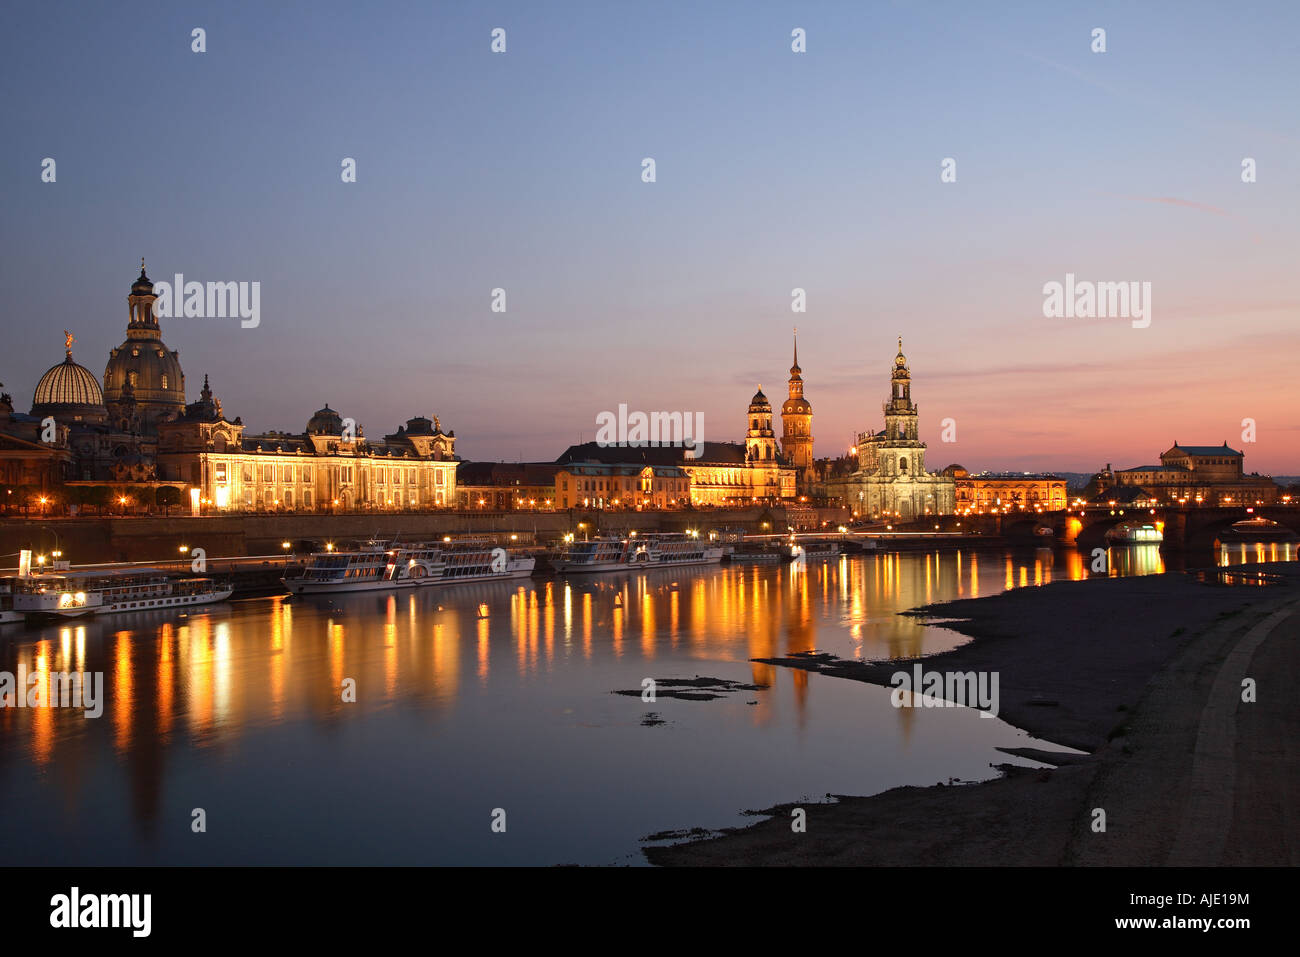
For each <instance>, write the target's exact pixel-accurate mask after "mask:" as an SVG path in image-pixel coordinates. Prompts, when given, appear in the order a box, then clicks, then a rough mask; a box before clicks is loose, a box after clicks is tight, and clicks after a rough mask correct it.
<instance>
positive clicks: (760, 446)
mask: <svg viewBox="0 0 1300 957" xmlns="http://www.w3.org/2000/svg"><path fill="white" fill-rule="evenodd" d="M745 458H746V459H748V460H749V461H750V462H766V463H769V464H772V463H775V462H776V433H775V432H773V431H772V403H771V402H769V401H767V396H765V395H763V387H762V386H761V385H760V386H759V387H758V391H757V392H755V393H754V398H753V399H751V400H750V402H749V431H747V432H746V433H745Z"/></svg>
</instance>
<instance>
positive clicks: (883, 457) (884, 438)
mask: <svg viewBox="0 0 1300 957" xmlns="http://www.w3.org/2000/svg"><path fill="white" fill-rule="evenodd" d="M890 388H891V393H890V397H889V399H888V400H887V401H886V402H885V403H884V405H883V411H884V413H885V428H884V429H883V430H882V431H880V432H862V433H859V435H858V439H857V444H856V446H855V454H856V456H857V469H856V470H855V471H853V472H851V473H849V474H847V475H843V476H837V477H834V478H830V479H827V481H826V484H825V488H826V494H827V497H828V498H833V499H838V500H839V501H841V502H842V503H843V504H844V505H846V506H848V507H849V508H851V509H853V511H854V513H855V514H856V515H859V516H862V517H865V518H880V519H882V520H884V519H887V518H896V519H898V520H899V521H908V520H910V519H914V518H918V517H920V516H924V515H951V514H952V513H953V512H954V511H955V510H956V486H955V484H954V482H953V479H952V476H950V475H936V474H932V473H930V472H927V471H926V470H925V449H926V445H925V443H924V442H922V441H921V440H920V438H919V431H918V419H919V414H920V410H919V408H918V407H917V405H916V404H915V403H914V402H913V401H912V374H911V372H910V371H909V369H908V367H907V357H906V356H904V355H903V340H902V339H901V338H900V339H899V340H898V355H897V356H895V357H894V365H893V370H892V372H891V374H890Z"/></svg>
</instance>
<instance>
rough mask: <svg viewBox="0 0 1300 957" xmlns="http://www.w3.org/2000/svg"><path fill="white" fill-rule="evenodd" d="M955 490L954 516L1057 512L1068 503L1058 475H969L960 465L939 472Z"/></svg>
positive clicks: (1067, 497)
mask: <svg viewBox="0 0 1300 957" xmlns="http://www.w3.org/2000/svg"><path fill="white" fill-rule="evenodd" d="M943 474H944V475H950V476H952V479H953V482H954V484H955V486H956V496H957V497H956V505H957V511H958V512H966V511H973V512H991V511H995V510H998V509H1004V508H1011V509H1026V508H1033V509H1040V508H1041V509H1042V510H1043V511H1058V510H1061V509H1064V508H1065V507H1066V506H1067V504H1068V502H1069V495H1068V493H1067V492H1066V481H1065V479H1063V478H1061V477H1060V476H1059V475H1042V474H1032V473H1029V472H1025V473H1019V472H978V473H975V474H971V473H970V472H967V471H966V469H964V468H962V467H961V466H960V465H950V466H948V467H947V468H946V469H944V470H943Z"/></svg>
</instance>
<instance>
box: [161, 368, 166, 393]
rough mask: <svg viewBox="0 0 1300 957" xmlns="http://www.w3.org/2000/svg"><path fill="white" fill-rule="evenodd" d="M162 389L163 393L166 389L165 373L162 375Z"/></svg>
mask: <svg viewBox="0 0 1300 957" xmlns="http://www.w3.org/2000/svg"><path fill="white" fill-rule="evenodd" d="M162 387H163V389H164V391H165V390H166V389H167V373H166V372H164V373H163V377H162Z"/></svg>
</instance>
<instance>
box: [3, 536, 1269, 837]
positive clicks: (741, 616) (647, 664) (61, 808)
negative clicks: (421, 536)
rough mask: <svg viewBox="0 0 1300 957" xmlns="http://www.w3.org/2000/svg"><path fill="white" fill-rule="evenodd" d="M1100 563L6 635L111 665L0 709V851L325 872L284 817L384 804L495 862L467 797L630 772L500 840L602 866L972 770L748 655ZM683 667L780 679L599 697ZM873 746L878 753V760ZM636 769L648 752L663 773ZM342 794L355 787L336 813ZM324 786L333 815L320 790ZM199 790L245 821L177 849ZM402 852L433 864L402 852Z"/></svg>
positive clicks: (977, 767) (917, 715)
mask: <svg viewBox="0 0 1300 957" xmlns="http://www.w3.org/2000/svg"><path fill="white" fill-rule="evenodd" d="M1250 548H1251V549H1253V550H1251V551H1236V552H1234V553H1233V555H1228V554H1227V553H1226V552H1225V553H1224V555H1225V557H1224V558H1223V559H1222V561H1223V563H1225V564H1227V563H1231V561H1232V560H1233V556H1234V555H1235V556H1238V557H1239V556H1243V555H1250V556H1256V555H1263V556H1264V558H1265V559H1266V560H1271V557H1272V556H1274V555H1276V556H1278V559H1277V560H1294V558H1295V546H1294V545H1287V544H1277V545H1269V546H1260V548H1262V549H1263V551H1259V550H1258V549H1256V548H1255V546H1251V547H1250ZM1107 559H1108V564H1107V566H1106V571H1105V572H1104V574H1107V575H1133V574H1150V573H1155V572H1159V571H1162V570H1163V565H1162V564H1161V561H1160V557H1159V552H1158V550H1156V549H1154V547H1153V546H1128V547H1121V548H1113V549H1111V550H1110V551H1109V553H1108V555H1107ZM1092 560H1093V559H1092V556H1088V555H1084V554H1081V553H1079V552H1076V551H1072V550H1064V551H1060V552H1054V551H1052V550H1051V549H1039V550H1036V551H1035V550H1031V551H1025V552H1006V553H1001V552H988V551H985V552H951V551H950V552H937V551H936V552H917V553H902V554H878V555H869V556H855V557H848V556H841V557H840V558H838V559H837V560H835V561H832V562H828V563H824V564H818V563H813V564H810V565H809V566H808V567H807V568H806V569H805V570H802V571H800V570H797V569H794V568H792V567H784V566H782V567H778V566H735V567H732V566H723V567H714V568H703V569H689V568H686V569H675V570H674V569H665V570H656V571H646V572H640V573H636V574H632V573H627V574H619V575H606V576H592V577H586V578H583V577H575V578H571V579H557V580H544V579H538V580H527V581H523V582H509V583H491V584H481V585H463V586H457V587H455V588H451V589H446V590H442V591H424V592H419V593H401V594H384V593H371V594H368V595H367V594H362V595H355V596H348V597H343V598H335V599H329V598H317V599H295V600H289V599H288V598H283V597H280V598H270V599H258V600H249V601H241V602H232V603H228V604H224V605H219V606H212V607H211V608H210V609H206V610H204V611H202V612H199V613H192V614H189V615H186V614H184V613H177V612H167V611H158V612H142V613H137V614H132V615H119V616H112V617H107V618H104V619H85V620H79V621H78V622H77V623H75V624H63V625H51V626H47V627H44V628H40V629H37V630H23V629H22V628H21V627H19V628H18V629H17V630H14V629H13V628H12V627H11V628H9V629H7V630H6V631H5V632H4V633H3V642H2V643H0V669H3V670H6V671H8V672H10V673H16V672H17V671H18V669H19V666H22V667H23V668H24V669H26V670H27V671H28V672H29V673H34V674H36V675H37V681H38V683H45V684H46V685H48V681H49V676H50V674H51V673H54V672H61V671H89V672H96V671H98V672H103V673H104V676H105V689H106V690H105V693H106V698H107V700H106V702H105V704H104V715H103V717H102V719H99V720H87V719H85V718H84V716H83V714H82V712H80V711H78V710H75V709H63V708H3V709H0V775H3V780H2V781H0V786H3V787H4V788H5V789H6V794H7V796H8V801H7V803H8V805H9V808H10V813H9V814H8V815H6V818H7V820H6V823H5V824H4V825H3V826H0V852H2V853H4V854H5V856H6V858H7V859H30V860H37V859H44V858H42V855H47V856H48V854H49V853H53V855H54V858H55V859H56V860H86V858H84V857H77V856H76V855H77V854H85V853H86V849H87V848H88V847H93V848H94V849H95V850H94V853H93V854H92V856H91V858H90V860H93V861H96V862H151V861H154V862H157V861H172V862H199V863H202V862H214V857H213V855H216V857H215V861H216V862H225V863H233V862H238V861H258V862H268V861H290V862H308V861H314V860H321V861H322V862H326V861H329V860H333V859H332V858H320V857H319V855H320V854H321V853H323V852H322V851H320V850H319V848H318V845H317V843H316V842H319V841H320V840H322V837H321V835H320V834H319V833H318V832H317V830H313V828H312V827H310V826H307V825H301V826H290V825H289V824H286V818H285V816H286V815H288V816H289V819H290V820H291V821H298V820H300V819H301V817H302V815H307V817H309V818H312V817H314V816H316V815H323V817H322V818H321V820H320V821H318V822H317V823H318V825H319V826H320V827H337V826H341V825H340V822H347V821H351V822H352V823H353V824H356V825H357V826H361V825H360V824H359V823H358V821H360V820H365V821H367V822H373V821H374V820H375V819H376V818H379V819H386V818H391V821H390V822H389V823H386V824H384V825H382V826H380V825H374V824H373V823H368V824H366V826H367V827H379V828H380V830H381V831H382V832H383V833H382V834H381V835H380V836H378V837H376V838H375V842H374V843H373V844H371V845H368V846H367V847H366V848H362V849H358V851H357V852H356V853H357V855H358V856H357V857H356V858H355V860H356V861H358V862H361V861H364V862H384V861H397V860H407V859H408V858H409V859H410V860H412V861H416V860H418V861H429V860H436V861H453V860H454V861H478V860H491V861H498V862H499V861H502V860H503V859H501V858H499V857H495V856H491V855H497V854H499V853H502V852H501V850H500V848H501V846H502V845H501V844H500V843H499V844H498V845H480V844H478V843H475V842H476V841H477V840H479V838H478V837H476V836H475V834H474V833H469V834H462V833H460V831H464V830H466V827H465V826H464V825H462V824H460V823H458V821H459V819H458V818H457V816H456V815H457V814H460V813H464V814H465V815H471V816H472V815H473V814H476V813H478V811H479V810H480V807H479V805H480V804H481V803H484V802H487V806H489V807H490V806H492V804H491V802H499V801H501V800H502V798H501V797H500V794H501V793H502V792H503V791H504V792H507V793H510V794H514V795H516V800H518V801H520V802H524V804H525V806H533V807H538V806H546V807H550V806H552V805H553V804H555V802H558V801H560V800H561V797H562V796H565V795H567V797H564V799H565V800H580V795H582V794H587V793H590V792H591V791H592V790H593V789H594V790H596V791H601V790H602V789H609V788H615V789H618V788H622V787H632V785H633V783H634V782H637V781H638V780H640V781H641V784H640V785H639V786H640V787H641V789H642V790H641V791H638V792H634V793H631V794H630V796H627V797H625V799H624V800H623V803H622V804H620V805H619V813H620V814H626V815H630V816H629V821H631V822H632V823H625V822H623V821H622V819H615V818H611V820H610V821H609V822H608V831H609V834H605V832H602V831H600V829H599V828H596V829H595V830H594V831H593V832H592V833H593V834H596V835H597V836H596V837H592V838H590V840H591V841H592V842H595V843H593V844H592V845H591V847H588V848H586V849H585V850H584V853H583V854H569V855H566V854H565V853H564V852H563V851H562V850H561V849H557V848H556V847H551V846H549V845H548V844H547V841H548V840H550V839H551V838H553V837H554V833H552V832H548V833H550V834H551V838H543V837H541V836H536V835H535V836H533V837H532V838H530V839H529V840H527V841H524V840H523V839H521V843H519V844H510V845H509V847H510V848H511V849H512V850H511V851H510V853H511V854H515V855H516V856H514V857H509V858H507V859H508V860H511V861H513V862H531V863H553V862H556V861H562V860H571V859H575V858H581V859H583V860H588V859H592V855H594V858H595V859H598V860H607V859H608V847H610V846H620V847H626V846H629V845H630V843H633V842H634V840H635V837H636V836H638V834H637V833H634V832H635V831H636V830H637V829H638V828H641V827H644V829H643V830H641V832H640V833H648V832H649V831H652V830H655V829H657V828H658V827H663V826H672V825H674V824H681V823H702V822H707V823H717V824H722V823H726V822H725V821H718V820H717V818H718V816H719V814H732V813H734V812H735V811H736V810H739V808H740V807H742V806H762V804H761V802H762V800H763V799H764V795H768V796H769V797H770V801H769V803H775V802H776V801H778V800H788V799H790V798H791V797H792V796H795V795H798V794H803V793H824V792H825V791H827V790H839V791H842V792H845V793H872V792H874V791H878V790H881V789H882V788H884V787H890V786H893V785H895V784H899V783H916V782H917V781H919V782H920V783H933V781H934V780H938V779H942V778H946V777H947V776H949V774H950V773H959V774H960V773H961V771H960V770H958V771H956V772H954V771H953V769H954V768H957V769H967V768H969V769H970V770H968V771H967V772H966V773H969V774H976V773H987V771H986V770H984V769H986V766H987V763H988V760H989V759H990V758H991V754H990V753H989V752H988V749H989V748H990V747H991V746H992V744H993V743H999V744H1012V743H1017V742H1015V741H1012V740H1009V738H1012V737H1014V736H1015V735H1014V733H1013V732H1010V730H1009V729H1007V728H1006V727H1005V726H1004V725H1002V724H1001V722H996V721H979V720H976V721H975V722H973V723H972V722H970V721H965V718H964V716H963V715H958V714H957V711H959V710H960V709H954V710H953V711H947V710H945V709H937V710H935V711H926V712H921V711H909V710H907V709H902V710H895V709H892V708H890V707H888V705H887V703H885V704H884V705H881V704H880V701H881V697H880V695H881V693H879V691H880V690H879V689H867V688H864V687H862V686H858V685H854V684H853V683H849V682H843V681H838V680H836V679H827V678H823V677H820V676H816V675H810V674H809V673H807V672H804V671H800V670H794V669H785V668H780V667H776V666H770V665H764V664H760V663H757V662H754V661H752V659H755V658H773V657H780V656H784V655H788V654H791V653H795V652H803V651H812V650H822V651H829V652H831V653H833V654H837V655H841V656H846V657H858V658H869V659H883V658H897V657H911V656H915V655H919V654H928V653H933V652H936V651H941V650H944V649H946V648H949V647H952V646H953V645H954V644H956V643H958V642H960V641H961V640H963V639H962V638H961V637H960V636H958V635H956V634H955V633H952V632H949V631H946V630H944V629H942V628H935V627H928V626H926V625H924V624H922V623H920V622H919V621H918V620H917V619H915V618H911V617H906V616H900V615H899V614H898V612H900V611H903V610H906V609H909V608H913V607H915V606H917V605H921V604H926V603H930V602H937V601H944V600H948V599H952V598H965V597H979V596H981V595H986V594H990V593H992V592H996V591H1000V590H1002V589H1004V588H1020V587H1032V586H1038V585H1043V584H1046V583H1048V582H1051V581H1054V580H1060V579H1080V578H1084V577H1088V576H1089V575H1090V574H1093V572H1092V571H1091V568H1090V566H1091V563H1092ZM1252 560H1260V559H1258V558H1252ZM695 675H710V676H714V677H726V678H731V679H743V680H748V681H750V682H752V683H754V684H759V685H769V686H771V688H770V689H769V690H768V691H763V692H757V693H748V694H744V695H742V696H741V698H740V699H737V700H723V701H715V702H708V703H703V704H701V703H698V702H673V701H660V702H657V703H656V704H654V705H642V704H641V702H640V701H639V699H635V698H633V699H628V698H623V697H620V696H613V695H610V694H609V692H611V691H613V690H616V689H619V688H637V687H639V685H640V682H641V680H642V678H644V677H657V678H664V677H692V676H695ZM348 683H352V685H353V686H354V687H355V703H352V702H350V701H349V700H347V696H346V695H345V686H346V685H347V684H348ZM883 695H884V696H885V697H886V698H887V692H883ZM648 711H654V712H655V713H657V714H663V715H666V716H667V718H666V720H668V721H669V725H668V727H667V728H665V729H647V728H644V727H641V725H640V721H641V718H642V716H643V714H644V712H648ZM944 715H947V717H944ZM931 716H933V717H931ZM966 716H968V714H967V715H966ZM673 729H680V730H684V731H688V732H689V733H688V734H687V735H685V736H683V735H682V734H680V733H674V730H673ZM1020 743H1023V742H1020ZM864 747H865V748H876V749H884V750H883V752H882V753H881V754H878V755H876V756H875V757H874V758H873V759H872V760H870V761H866V760H862V759H861V758H860V755H861V753H862V750H863V748H864ZM720 767H726V768H727V773H726V775H725V776H724V777H719V776H718V772H719V768H720ZM646 768H656V769H659V770H658V771H656V772H654V773H652V774H650V777H651V778H654V783H653V784H650V783H646V780H645V778H646ZM668 769H671V773H667V771H668ZM661 778H662V779H661ZM724 778H725V779H724ZM624 779H626V782H625V780H624ZM615 781H617V783H613V782H615ZM480 792H481V793H480ZM648 793H653V795H654V797H653V800H649V799H648V798H647V797H646V795H647V794H648ZM340 794H350V795H351V797H350V798H349V800H351V801H352V802H354V803H353V804H346V805H341V804H337V802H338V801H340V800H342V799H341V798H340V797H339V795H340ZM494 795H495V796H494ZM638 795H640V796H639V797H638ZM322 801H324V802H325V808H328V811H327V810H326V809H325V808H320V807H316V805H319V804H320V803H321V802H322ZM628 801H631V802H632V803H633V804H635V805H636V808H637V810H636V811H635V813H633V812H631V811H629V810H628V809H627V806H626V805H627V802H628ZM404 802H410V803H411V804H412V805H413V807H412V808H411V809H410V813H411V814H414V815H416V816H417V817H418V816H419V815H421V814H423V813H425V812H424V811H423V810H421V809H422V808H425V807H427V806H430V805H436V806H438V807H443V808H445V809H446V818H447V822H448V823H447V827H446V830H445V831H439V832H437V834H436V836H435V837H430V838H429V841H426V842H424V843H421V842H419V841H417V842H414V843H412V842H411V841H410V840H409V838H406V837H403V834H405V833H406V832H405V831H403V830H402V829H401V826H400V825H401V822H402V821H403V820H405V819H404V818H402V817H401V815H400V814H398V813H397V812H396V811H395V809H394V805H395V804H403V803H404ZM476 802H478V803H476ZM196 806H204V807H207V808H208V809H209V811H210V813H215V814H216V816H217V819H218V820H220V817H221V815H220V813H217V812H221V811H222V810H224V813H225V815H226V819H227V821H228V822H229V821H238V822H240V824H241V826H242V825H247V826H248V829H247V831H245V830H241V831H240V834H241V835H246V834H253V835H254V837H245V838H244V843H241V839H240V837H239V836H232V835H229V834H227V835H225V837H224V838H223V840H222V841H221V842H209V844H208V845H206V846H198V845H195V844H194V843H193V842H190V841H187V836H188V831H187V828H186V826H185V825H186V824H187V823H188V819H189V811H190V809H191V808H193V807H196ZM306 808H314V809H313V810H310V811H309V810H306ZM611 813H613V812H611ZM350 815H356V816H357V820H355V821H354V820H353V819H352V817H350ZM394 815H395V816H394ZM19 821H25V822H27V823H26V824H25V825H23V826H22V827H20V826H19V825H18V823H17V822H19ZM254 822H260V825H261V829H260V830H259V829H258V828H256V827H253V826H252V824H253V823H254ZM485 830H486V829H485ZM602 834H604V835H605V836H603V837H602V836H600V835H602ZM613 834H617V835H619V836H618V837H617V838H615V837H613V836H609V835H613ZM629 834H630V837H629ZM572 840H574V841H578V842H579V843H582V842H583V841H586V840H587V838H578V837H573V838H572ZM601 841H604V842H605V843H601ZM259 842H260V843H259ZM386 842H387V843H386ZM430 848H433V850H430ZM417 850H419V851H421V852H423V853H424V855H425V856H420V857H413V856H412V855H415V854H416V852H417ZM368 854H369V855H372V856H367V855H368ZM602 854H604V855H606V856H604V857H602V856H601V855H602ZM485 855H488V856H486V857H485ZM548 855H551V856H548Z"/></svg>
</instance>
